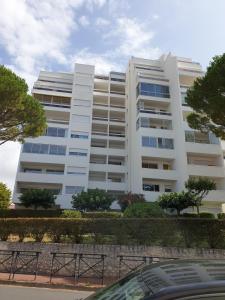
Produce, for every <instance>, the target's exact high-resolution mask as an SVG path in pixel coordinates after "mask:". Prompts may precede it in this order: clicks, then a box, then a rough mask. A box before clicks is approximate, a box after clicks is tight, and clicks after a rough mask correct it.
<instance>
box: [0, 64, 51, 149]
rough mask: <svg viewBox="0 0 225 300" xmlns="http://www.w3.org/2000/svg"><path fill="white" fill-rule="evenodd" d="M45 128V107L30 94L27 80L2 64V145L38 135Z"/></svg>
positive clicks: (0, 109) (0, 135)
mask: <svg viewBox="0 0 225 300" xmlns="http://www.w3.org/2000/svg"><path fill="white" fill-rule="evenodd" d="M45 128H46V118H45V113H44V109H43V107H42V105H41V104H40V103H39V101H37V100H36V99H35V98H34V97H32V96H30V95H28V86H27V84H26V82H25V80H24V79H22V78H20V77H18V76H17V75H16V74H15V73H13V72H12V71H11V70H9V69H7V68H5V67H4V66H2V65H0V145H2V144H4V143H5V142H7V141H16V140H17V141H20V142H23V140H24V138H26V137H37V136H39V135H41V134H43V133H44V130H45Z"/></svg>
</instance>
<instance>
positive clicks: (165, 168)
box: [163, 164, 171, 170]
mask: <svg viewBox="0 0 225 300" xmlns="http://www.w3.org/2000/svg"><path fill="white" fill-rule="evenodd" d="M163 170H171V167H170V165H169V164H163Z"/></svg>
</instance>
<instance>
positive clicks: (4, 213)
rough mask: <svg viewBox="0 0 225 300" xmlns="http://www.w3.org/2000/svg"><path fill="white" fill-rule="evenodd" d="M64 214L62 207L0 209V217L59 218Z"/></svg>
mask: <svg viewBox="0 0 225 300" xmlns="http://www.w3.org/2000/svg"><path fill="white" fill-rule="evenodd" d="M61 214H62V210H60V209H54V210H53V209H51V210H33V209H4V210H0V218H57V217H60V216H61Z"/></svg>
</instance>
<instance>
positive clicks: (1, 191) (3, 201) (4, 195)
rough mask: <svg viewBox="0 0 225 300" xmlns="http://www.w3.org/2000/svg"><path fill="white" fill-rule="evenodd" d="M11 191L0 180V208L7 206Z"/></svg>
mask: <svg viewBox="0 0 225 300" xmlns="http://www.w3.org/2000/svg"><path fill="white" fill-rule="evenodd" d="M10 197H11V191H10V189H8V188H7V186H6V184H4V183H2V182H0V209H7V208H9V204H10Z"/></svg>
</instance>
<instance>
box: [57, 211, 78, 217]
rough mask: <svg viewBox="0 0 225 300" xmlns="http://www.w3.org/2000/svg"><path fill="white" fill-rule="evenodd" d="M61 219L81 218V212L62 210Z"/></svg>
mask: <svg viewBox="0 0 225 300" xmlns="http://www.w3.org/2000/svg"><path fill="white" fill-rule="evenodd" d="M60 217H61V218H81V212H80V211H78V210H64V211H63V212H62V214H61V216H60Z"/></svg>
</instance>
